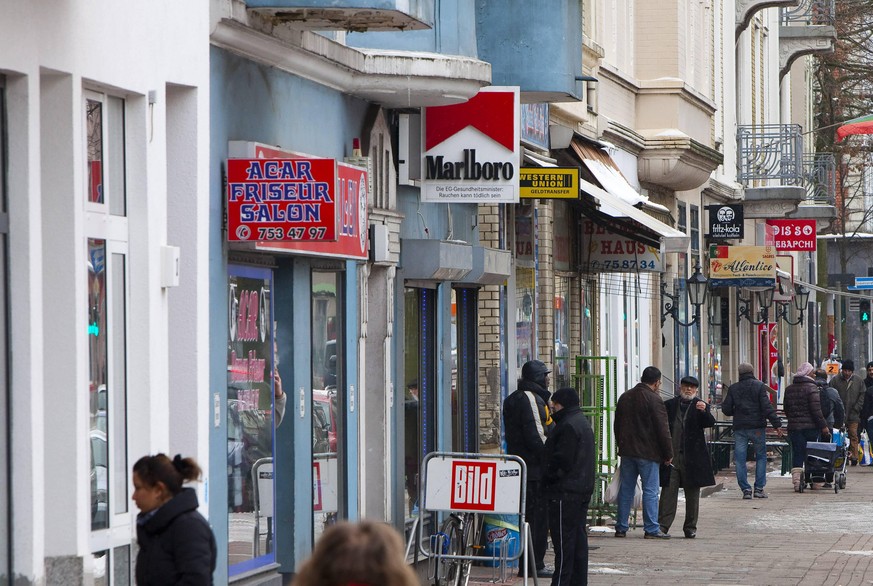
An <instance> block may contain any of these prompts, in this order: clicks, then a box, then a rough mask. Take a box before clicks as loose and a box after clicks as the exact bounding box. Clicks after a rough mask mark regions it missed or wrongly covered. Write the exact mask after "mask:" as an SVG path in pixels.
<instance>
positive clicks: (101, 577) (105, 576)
mask: <svg viewBox="0 0 873 586" xmlns="http://www.w3.org/2000/svg"><path fill="white" fill-rule="evenodd" d="M109 568H110V566H109V551H108V550H103V551H97V552H94V553H93V554H91V569H92V571H93V572H94V586H109V576H110V571H109Z"/></svg>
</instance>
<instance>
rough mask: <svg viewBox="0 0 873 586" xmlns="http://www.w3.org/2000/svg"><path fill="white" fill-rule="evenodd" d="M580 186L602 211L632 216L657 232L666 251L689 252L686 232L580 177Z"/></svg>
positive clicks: (616, 215)
mask: <svg viewBox="0 0 873 586" xmlns="http://www.w3.org/2000/svg"><path fill="white" fill-rule="evenodd" d="M579 188H580V190H581V191H583V192H585V193H587V194H588V195H590V196H591V197H593V198H594V199H596V200H597V202H598V204H599V205H600V211H601V212H603V213H605V214H607V215H609V216H612V217H613V218H630V219H631V220H633V221H634V222H636V223H638V224H640V225H642V226H643V227H645V228H646V229H648V230H650V231H652V232H654V233H655V234H657V235H658V236H659V237H660V239H661V242H662V243H663V245H664V252H687V251H688V246H689V244H690V243H691V238H690V237H689V236H688V235H687V234H685V233H684V232H680V231H679V230H677V229H675V228H673V227H672V226H668V225H667V224H665V223H663V222H661V221H660V220H658V219H656V218H653V217H652V216H650V215H649V214H647V213H646V212H644V211H642V210H639V209H637V208H635V207H634V206H632V205H630V204H629V203H627V202H625V201H624V200H622V199H621V198H619V197H618V196H616V195H613V194H611V193H609V192H608V191H606V190H604V189H601V188H600V187H597V186H596V185H594V184H593V183H589V182H588V181H585V180H584V179H582V178H580V179H579Z"/></svg>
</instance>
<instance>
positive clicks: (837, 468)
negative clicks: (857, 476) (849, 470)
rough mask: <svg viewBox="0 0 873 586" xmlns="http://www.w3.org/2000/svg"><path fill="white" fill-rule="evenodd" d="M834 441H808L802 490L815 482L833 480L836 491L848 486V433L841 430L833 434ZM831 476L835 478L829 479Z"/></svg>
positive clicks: (801, 484)
mask: <svg viewBox="0 0 873 586" xmlns="http://www.w3.org/2000/svg"><path fill="white" fill-rule="evenodd" d="M833 440H834V442H833V443H831V442H806V461H805V462H804V463H803V479H804V481H803V482H802V483H800V492H803V490H804V488H805V487H806V486H807V485H809V486H810V487H812V483H813V482H832V483H833V486H834V493H839V492H840V489H841V488H846V460H847V458H846V445H845V444H846V435H845V434H844V433H841V432H839V431H835V432H834V434H833ZM828 476H831V478H833V480H830V479H828Z"/></svg>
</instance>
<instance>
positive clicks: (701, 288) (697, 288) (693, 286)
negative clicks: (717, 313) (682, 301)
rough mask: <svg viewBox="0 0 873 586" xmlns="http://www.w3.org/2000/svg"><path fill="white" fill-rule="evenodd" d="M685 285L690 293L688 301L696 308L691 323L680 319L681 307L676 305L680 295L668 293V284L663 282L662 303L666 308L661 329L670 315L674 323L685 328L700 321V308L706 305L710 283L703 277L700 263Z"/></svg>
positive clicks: (696, 265) (695, 266)
mask: <svg viewBox="0 0 873 586" xmlns="http://www.w3.org/2000/svg"><path fill="white" fill-rule="evenodd" d="M685 284H686V287H687V292H688V301H689V303H691V305H692V306H693V308H694V309H693V310H692V314H691V321H689V322H683V321H681V320H680V319H679V307H678V306H677V305H676V302H677V301H678V295H675V294H672V295H671V294H670V293H667V284H666V283H665V282H664V281H661V303H662V304H663V306H664V310H663V312H662V313H661V328H663V327H664V323H665V322H666V321H667V316H668V315H669V316H670V317H672V318H673V321H675V322H676V323H677V324H679V325H680V326H682V327H684V328H687V327H689V326H692V325H694V324H696V323H697V322H698V321H699V320H700V317H701V316H700V306H701V305H703V304H704V303H706V293H707V290H708V287H707V285H708V281H707V279H706V277H705V276H703V273H701V272H700V263H696V264H695V265H694V273H692V275H691V276H690V277H688V279H687V280H686V281H685Z"/></svg>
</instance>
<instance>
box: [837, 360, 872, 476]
mask: <svg viewBox="0 0 873 586" xmlns="http://www.w3.org/2000/svg"><path fill="white" fill-rule="evenodd" d="M831 386H832V387H834V388H835V389H837V392H838V393H839V394H840V399H842V401H843V407H845V409H846V431H848V434H849V462H851V463H852V466H857V465H858V423H859V422H860V421H861V407H863V406H864V394H865V392H866V391H867V388H866V387H865V386H864V381H863V379H861V377H860V376H858V375H857V374H855V363H854V362H853V361H851V360H843V364H842V366H841V367H840V374H838V375H837V376H835V377H834V378H832V379H831Z"/></svg>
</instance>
